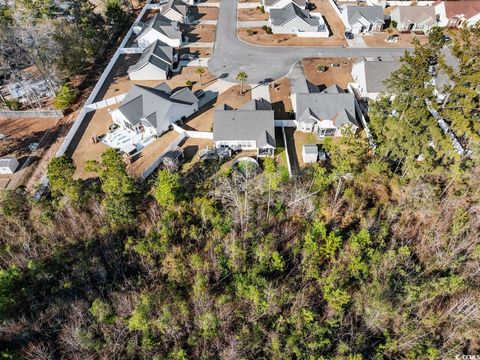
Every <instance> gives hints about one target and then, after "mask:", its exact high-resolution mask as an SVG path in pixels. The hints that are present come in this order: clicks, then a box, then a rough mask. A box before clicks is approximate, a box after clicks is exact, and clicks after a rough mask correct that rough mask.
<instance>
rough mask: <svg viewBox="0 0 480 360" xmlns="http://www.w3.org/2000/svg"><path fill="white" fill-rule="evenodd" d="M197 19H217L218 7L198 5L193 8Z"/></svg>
mask: <svg viewBox="0 0 480 360" xmlns="http://www.w3.org/2000/svg"><path fill="white" fill-rule="evenodd" d="M192 12H193V15H194V19H195V20H201V21H202V20H217V18H218V8H216V7H196V8H194V9H193V10H192Z"/></svg>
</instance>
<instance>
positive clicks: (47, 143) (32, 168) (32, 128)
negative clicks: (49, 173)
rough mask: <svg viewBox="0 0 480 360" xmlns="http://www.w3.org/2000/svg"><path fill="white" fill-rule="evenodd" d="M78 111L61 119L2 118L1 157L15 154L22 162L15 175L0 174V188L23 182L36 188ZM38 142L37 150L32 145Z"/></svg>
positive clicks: (29, 187) (10, 187) (11, 186)
mask: <svg viewBox="0 0 480 360" xmlns="http://www.w3.org/2000/svg"><path fill="white" fill-rule="evenodd" d="M75 115H76V114H71V115H69V116H66V117H64V118H62V119H60V120H58V119H42V118H33V119H31V118H30V119H9V120H4V119H2V120H0V133H1V134H5V135H6V136H7V137H6V139H5V140H1V141H0V157H6V156H14V157H16V158H17V160H18V161H19V163H20V165H19V168H18V169H17V172H16V173H15V174H13V175H0V187H1V186H5V187H8V188H9V189H14V188H16V187H18V186H21V185H24V186H26V187H27V189H28V190H34V188H35V186H36V185H37V184H38V183H39V182H40V181H41V179H42V177H43V176H44V175H45V173H46V168H47V165H48V163H49V161H50V159H51V158H52V157H53V156H54V155H55V153H56V151H57V150H58V148H59V146H60V144H61V142H62V141H63V139H64V137H65V135H66V134H67V132H68V129H69V128H70V125H71V123H72V121H73V119H74V118H75ZM32 143H38V147H37V149H36V150H33V151H31V150H30V149H29V145H30V144H32Z"/></svg>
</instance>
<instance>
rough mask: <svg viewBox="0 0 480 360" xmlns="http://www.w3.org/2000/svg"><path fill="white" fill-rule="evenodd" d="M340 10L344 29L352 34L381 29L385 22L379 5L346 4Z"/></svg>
mask: <svg viewBox="0 0 480 360" xmlns="http://www.w3.org/2000/svg"><path fill="white" fill-rule="evenodd" d="M341 12H342V21H343V23H344V24H345V28H346V30H347V31H350V32H352V33H354V34H362V33H368V32H375V31H381V30H382V28H383V25H384V24H385V17H384V14H383V7H381V6H356V5H346V6H345V7H342V8H341Z"/></svg>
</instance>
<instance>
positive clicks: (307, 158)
mask: <svg viewBox="0 0 480 360" xmlns="http://www.w3.org/2000/svg"><path fill="white" fill-rule="evenodd" d="M302 160H303V162H304V163H305V164H314V163H316V162H317V160H318V147H317V145H303V148H302Z"/></svg>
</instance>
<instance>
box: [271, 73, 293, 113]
mask: <svg viewBox="0 0 480 360" xmlns="http://www.w3.org/2000/svg"><path fill="white" fill-rule="evenodd" d="M269 90H270V101H271V103H272V107H273V110H274V112H275V119H290V112H291V111H292V110H293V109H292V101H291V100H290V84H289V82H288V78H287V77H286V76H284V77H282V78H281V79H278V80H275V81H274V82H272V85H271V86H270V87H269Z"/></svg>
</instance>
